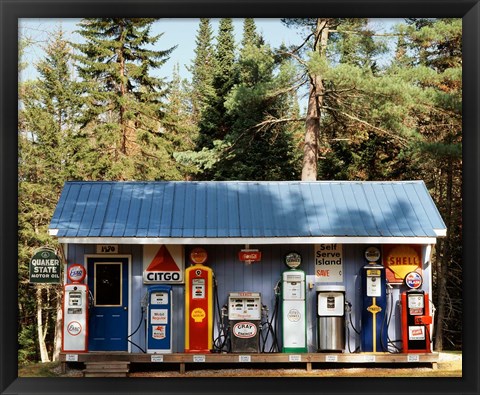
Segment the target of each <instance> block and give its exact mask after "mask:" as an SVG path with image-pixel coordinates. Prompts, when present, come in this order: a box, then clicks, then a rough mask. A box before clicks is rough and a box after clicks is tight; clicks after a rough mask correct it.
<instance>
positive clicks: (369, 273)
mask: <svg viewBox="0 0 480 395" xmlns="http://www.w3.org/2000/svg"><path fill="white" fill-rule="evenodd" d="M380 275H381V273H380V270H378V269H367V276H375V277H379V276H380Z"/></svg>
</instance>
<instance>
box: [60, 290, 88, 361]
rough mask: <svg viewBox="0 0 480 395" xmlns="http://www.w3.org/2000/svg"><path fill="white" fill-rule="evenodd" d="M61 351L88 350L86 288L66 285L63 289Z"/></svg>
mask: <svg viewBox="0 0 480 395" xmlns="http://www.w3.org/2000/svg"><path fill="white" fill-rule="evenodd" d="M63 295H64V297H63V337H62V351H64V352H71V351H73V352H86V351H87V350H88V307H89V306H88V301H89V299H88V286H87V285H86V284H66V285H65V286H64V287H63Z"/></svg>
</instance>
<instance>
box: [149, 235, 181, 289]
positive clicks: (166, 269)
mask: <svg viewBox="0 0 480 395" xmlns="http://www.w3.org/2000/svg"><path fill="white" fill-rule="evenodd" d="M184 262H185V260H184V255H183V246H181V245H168V246H167V245H145V246H143V283H144V284H182V283H183V281H184V280H183V272H184V269H185V263H184Z"/></svg>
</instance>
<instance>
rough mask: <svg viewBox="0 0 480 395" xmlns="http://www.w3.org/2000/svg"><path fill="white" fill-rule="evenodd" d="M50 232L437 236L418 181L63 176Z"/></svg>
mask: <svg viewBox="0 0 480 395" xmlns="http://www.w3.org/2000/svg"><path fill="white" fill-rule="evenodd" d="M50 229H51V230H55V232H56V235H57V237H65V238H68V237H70V238H80V237H81V238H91V237H95V238H99V237H117V238H123V237H140V238H154V237H155V238H159V237H160V238H265V237H266V238H274V237H302V238H304V237H307V238H308V237H323V236H347V237H368V236H372V237H437V236H438V235H439V233H438V231H440V232H445V230H446V227H445V224H444V222H443V220H442V218H441V216H440V214H439V212H438V210H437V208H436V206H435V204H434V202H433V200H432V198H431V197H430V195H429V193H428V191H427V188H426V186H425V184H424V182H423V181H390V182H356V181H328V182H327V181H313V182H300V181H297V182H292V181H279V182H273V181H268V182H253V181H225V182H223V181H220V182H214V181H209V182H179V181H174V182H166V181H158V182H157V181H155V182H104V181H101V182H98V181H90V182H67V183H65V186H64V188H63V191H62V194H61V196H60V199H59V202H58V205H57V207H56V210H55V212H54V215H53V218H52V221H51V223H50Z"/></svg>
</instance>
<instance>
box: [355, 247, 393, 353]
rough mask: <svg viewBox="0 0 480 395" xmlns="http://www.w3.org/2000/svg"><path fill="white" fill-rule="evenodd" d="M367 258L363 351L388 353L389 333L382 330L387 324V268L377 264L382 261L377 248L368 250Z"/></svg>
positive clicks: (363, 283)
mask: <svg viewBox="0 0 480 395" xmlns="http://www.w3.org/2000/svg"><path fill="white" fill-rule="evenodd" d="M374 250H376V251H374ZM374 252H375V253H374ZM365 257H366V258H367V260H369V262H368V264H367V265H365V266H364V267H363V268H362V273H361V275H362V289H363V309H362V351H364V352H377V351H388V350H385V349H384V348H385V346H384V345H386V344H387V340H386V338H387V331H386V330H382V326H383V325H384V324H385V320H384V318H385V310H386V301H387V299H386V277H385V268H384V267H383V266H382V265H380V264H379V263H377V261H378V260H379V259H380V250H378V249H377V248H376V247H370V248H368V249H367V251H366V253H365Z"/></svg>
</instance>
